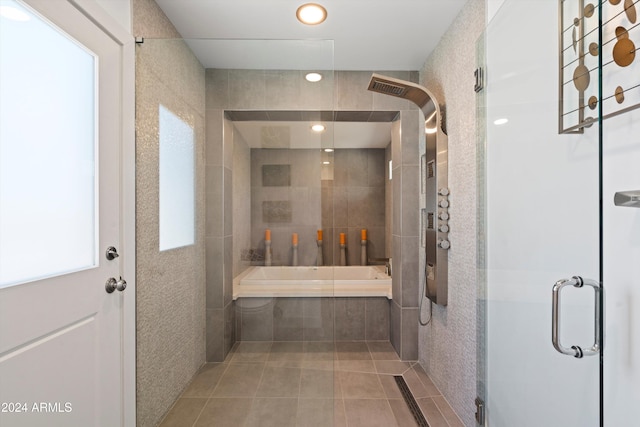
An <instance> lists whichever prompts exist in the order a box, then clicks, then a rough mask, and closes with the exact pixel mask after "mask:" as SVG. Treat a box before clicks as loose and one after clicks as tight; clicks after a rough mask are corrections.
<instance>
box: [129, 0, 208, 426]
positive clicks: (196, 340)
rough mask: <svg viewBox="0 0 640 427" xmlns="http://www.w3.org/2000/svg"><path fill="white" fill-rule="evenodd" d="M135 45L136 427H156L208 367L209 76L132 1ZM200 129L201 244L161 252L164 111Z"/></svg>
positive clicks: (159, 17) (157, 16)
mask: <svg viewBox="0 0 640 427" xmlns="http://www.w3.org/2000/svg"><path fill="white" fill-rule="evenodd" d="M133 31H134V35H136V36H138V35H140V36H144V37H145V42H144V43H143V44H141V45H138V46H136V241H137V254H136V257H137V265H136V269H137V278H136V280H137V307H136V311H137V331H136V333H137V379H136V380H137V381H136V383H137V384H136V386H137V425H138V426H141V427H146V426H155V425H157V424H158V422H159V421H160V420H161V419H162V417H163V415H164V414H165V413H166V412H167V411H168V410H169V409H170V407H171V406H172V405H173V402H174V401H175V399H176V398H177V397H178V396H179V395H180V393H181V392H182V391H183V390H184V388H185V387H186V386H187V385H188V383H189V381H191V378H192V377H193V375H194V374H195V373H196V372H197V370H198V369H199V368H200V366H201V365H202V364H203V363H204V361H205V307H204V304H203V303H202V301H204V298H205V292H204V282H205V270H204V209H205V206H204V175H205V174H204V164H203V158H204V139H205V131H204V113H205V102H204V93H205V73H204V68H202V66H201V65H200V63H199V62H198V60H197V59H196V58H195V56H194V55H193V54H192V53H191V51H190V50H189V48H188V47H187V46H186V45H185V44H184V42H182V41H181V40H179V39H177V40H157V39H156V40H154V37H164V38H169V39H171V38H176V37H177V38H179V37H180V35H179V34H178V33H177V31H176V30H175V29H174V28H173V26H172V25H171V23H170V22H169V21H168V19H166V17H165V16H164V14H163V13H162V11H161V10H160V8H159V7H158V6H157V5H156V3H155V2H153V1H152V0H134V1H133ZM160 104H162V105H164V106H165V107H166V108H168V109H170V110H171V111H172V112H173V113H174V114H176V115H178V116H179V117H180V119H182V120H183V121H185V122H186V123H188V124H189V125H190V126H192V127H193V128H194V131H195V132H194V134H195V158H196V165H195V183H196V189H195V200H196V201H195V203H196V206H195V211H196V218H195V224H196V230H195V235H196V242H195V244H194V245H190V246H185V247H182V248H177V249H172V250H168V251H163V252H160V251H159V233H158V227H159V218H158V180H159V177H158V155H159V145H158V110H159V105H160Z"/></svg>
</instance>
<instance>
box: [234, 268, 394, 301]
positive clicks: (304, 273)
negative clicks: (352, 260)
mask: <svg viewBox="0 0 640 427" xmlns="http://www.w3.org/2000/svg"><path fill="white" fill-rule="evenodd" d="M246 297H387V298H388V299H391V277H390V276H388V275H387V274H385V272H384V266H381V265H369V266H348V267H249V268H248V269H247V270H245V271H244V272H243V273H242V274H240V275H239V276H238V277H236V278H235V279H234V281H233V299H234V300H235V299H238V298H246Z"/></svg>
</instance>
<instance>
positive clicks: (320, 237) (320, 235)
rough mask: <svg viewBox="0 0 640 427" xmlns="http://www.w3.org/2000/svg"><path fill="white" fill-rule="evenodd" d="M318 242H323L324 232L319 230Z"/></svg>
mask: <svg viewBox="0 0 640 427" xmlns="http://www.w3.org/2000/svg"><path fill="white" fill-rule="evenodd" d="M318 240H322V230H318Z"/></svg>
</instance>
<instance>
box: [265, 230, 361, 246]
mask: <svg viewBox="0 0 640 427" xmlns="http://www.w3.org/2000/svg"><path fill="white" fill-rule="evenodd" d="M264 240H268V241H271V230H269V229H268V228H267V229H266V230H265V231H264ZM318 240H322V230H318ZM360 240H367V229H366V228H363V229H362V230H360ZM291 243H293V244H294V245H297V244H298V233H293V235H292V236H291ZM346 243H347V235H346V234H345V233H340V244H341V245H344V244H346Z"/></svg>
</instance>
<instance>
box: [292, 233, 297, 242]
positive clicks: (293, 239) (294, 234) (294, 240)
mask: <svg viewBox="0 0 640 427" xmlns="http://www.w3.org/2000/svg"><path fill="white" fill-rule="evenodd" d="M291 243H292V244H294V245H297V244H298V233H293V235H292V236H291Z"/></svg>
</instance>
